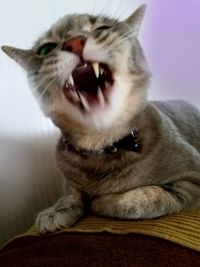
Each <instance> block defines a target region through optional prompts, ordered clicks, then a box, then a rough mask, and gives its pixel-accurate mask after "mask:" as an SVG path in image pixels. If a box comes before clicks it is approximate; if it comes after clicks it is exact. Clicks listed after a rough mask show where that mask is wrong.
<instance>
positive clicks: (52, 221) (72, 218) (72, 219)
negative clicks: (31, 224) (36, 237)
mask: <svg viewBox="0 0 200 267" xmlns="http://www.w3.org/2000/svg"><path fill="white" fill-rule="evenodd" d="M82 214H83V212H82V209H81V208H80V207H78V206H77V207H69V208H66V209H63V208H62V209H55V207H51V208H48V209H46V210H44V211H42V212H40V213H39V214H38V217H37V219H36V229H37V231H38V232H39V233H40V234H44V233H46V232H55V231H57V230H61V229H63V228H65V227H70V226H72V225H73V224H75V223H76V222H77V220H78V219H79V218H80V217H81V216H82Z"/></svg>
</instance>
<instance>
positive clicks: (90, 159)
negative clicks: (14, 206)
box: [2, 5, 200, 233]
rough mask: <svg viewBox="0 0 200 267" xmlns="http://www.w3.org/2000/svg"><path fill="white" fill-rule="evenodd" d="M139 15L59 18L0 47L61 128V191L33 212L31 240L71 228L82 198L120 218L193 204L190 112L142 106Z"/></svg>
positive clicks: (199, 171) (198, 170) (194, 152)
mask: <svg viewBox="0 0 200 267" xmlns="http://www.w3.org/2000/svg"><path fill="white" fill-rule="evenodd" d="M145 9H146V7H145V5H142V6H140V7H139V8H138V9H137V10H136V11H135V12H134V13H133V14H132V15H131V16H130V17H128V18H127V19H126V20H124V21H119V20H117V19H113V18H110V17H104V16H92V15H87V14H82V15H78V14H73V15H67V16H65V17H63V18H62V19H60V20H59V21H58V22H57V23H55V24H54V25H53V26H52V27H51V28H50V29H49V30H48V31H47V32H46V33H45V34H44V35H43V36H42V37H41V38H40V39H39V40H38V41H37V42H36V43H35V45H34V46H33V48H32V49H30V50H22V49H17V48H14V47H9V46H3V47H2V49H3V51H4V52H5V53H6V54H7V55H8V56H10V57H11V58H13V59H14V60H15V61H16V62H18V63H19V64H20V65H21V66H22V67H23V68H24V69H25V70H26V71H27V76H28V81H29V83H30V86H31V87H32V88H33V89H34V90H33V91H34V92H35V94H36V97H37V99H38V102H39V105H40V107H41V109H42V110H43V112H44V114H45V115H46V116H48V117H50V118H51V119H52V121H53V122H54V124H55V125H56V126H57V127H59V129H60V131H61V138H60V141H59V143H58V146H57V162H58V166H59V168H60V170H61V172H62V174H64V176H65V177H66V181H65V193H64V196H63V197H62V198H61V199H59V200H58V201H57V202H56V203H55V205H53V206H52V207H50V208H47V209H46V210H44V211H42V212H40V213H39V215H38V217H37V220H36V226H37V229H38V231H39V232H40V233H45V232H53V231H56V230H58V229H61V228H64V227H70V226H72V225H73V224H75V223H76V222H77V220H78V219H80V218H81V217H82V216H83V215H84V214H85V211H86V204H85V199H87V202H88V201H89V208H90V209H91V210H92V211H94V212H95V213H97V214H99V215H103V216H110V217H114V218H121V219H151V218H156V217H159V216H163V215H167V214H170V213H174V212H179V211H181V210H190V209H194V208H198V207H200V134H199V132H200V112H199V110H198V109H197V108H195V107H194V106H192V105H190V104H187V103H185V102H183V101H167V102H151V101H148V99H147V90H148V87H149V80H150V73H149V70H148V66H147V63H146V60H145V57H144V54H143V51H142V49H141V47H140V44H139V41H138V39H137V36H138V33H139V29H140V25H141V22H142V20H143V17H144V13H145ZM87 208H88V205H87Z"/></svg>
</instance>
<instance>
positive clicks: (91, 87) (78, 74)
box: [63, 61, 113, 112]
mask: <svg viewBox="0 0 200 267" xmlns="http://www.w3.org/2000/svg"><path fill="white" fill-rule="evenodd" d="M112 84H113V76H112V72H111V70H110V69H109V67H108V66H107V65H106V64H103V63H97V62H95V63H91V62H86V61H84V62H82V63H81V64H79V65H78V66H77V67H76V68H75V69H74V70H73V72H72V74H71V75H70V76H69V78H68V80H67V81H66V83H65V85H64V87H63V92H64V95H65V97H66V99H67V100H68V101H69V102H70V103H72V104H73V105H76V106H77V107H79V108H80V109H81V110H82V111H85V112H89V111H90V110H91V109H93V108H95V107H104V106H105V105H107V104H108V103H109V93H110V91H111V88H112Z"/></svg>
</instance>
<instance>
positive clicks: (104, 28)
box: [95, 25, 111, 31]
mask: <svg viewBox="0 0 200 267" xmlns="http://www.w3.org/2000/svg"><path fill="white" fill-rule="evenodd" d="M110 28H111V26H108V25H102V26H99V27H97V28H96V29H95V31H98V30H107V29H110Z"/></svg>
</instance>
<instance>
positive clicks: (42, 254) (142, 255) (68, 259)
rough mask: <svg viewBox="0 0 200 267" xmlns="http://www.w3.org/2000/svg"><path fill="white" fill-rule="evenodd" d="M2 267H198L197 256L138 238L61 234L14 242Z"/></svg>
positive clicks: (3, 257) (1, 255)
mask: <svg viewBox="0 0 200 267" xmlns="http://www.w3.org/2000/svg"><path fill="white" fill-rule="evenodd" d="M0 266H1V267H14V266H15V267H33V266H34V267H35V266H38V267H54V266H55V267H62V266H63V267H79V266H80V267H84V266H88V267H93V266H95V267H102V266H109V267H111V266H116V267H121V266H124V267H125V266H127V267H128V266H131V267H151V266H152V267H169V266H171V267H172V266H176V267H190V266H192V267H197V266H198V267H199V266H200V253H199V252H197V251H194V250H191V249H188V248H185V247H183V246H180V245H178V244H175V243H172V242H169V241H166V240H163V239H160V238H156V237H151V236H145V235H139V234H127V235H120V234H119V235H116V234H110V233H100V234H83V233H61V234H56V235H52V234H51V235H45V236H37V237H36V236H35V237H34V236H29V237H22V238H19V239H15V240H14V241H12V242H10V243H9V244H8V245H7V246H6V247H4V249H3V250H2V251H1V252H0Z"/></svg>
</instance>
